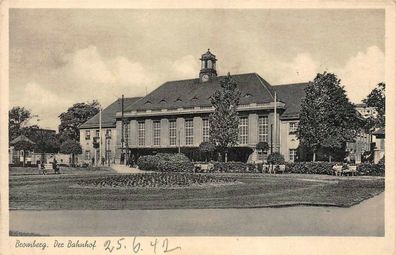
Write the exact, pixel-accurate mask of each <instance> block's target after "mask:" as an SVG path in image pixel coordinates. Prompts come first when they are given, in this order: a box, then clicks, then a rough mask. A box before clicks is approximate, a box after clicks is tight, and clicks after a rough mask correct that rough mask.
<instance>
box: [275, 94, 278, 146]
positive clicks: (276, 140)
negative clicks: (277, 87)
mask: <svg viewBox="0 0 396 255" xmlns="http://www.w3.org/2000/svg"><path fill="white" fill-rule="evenodd" d="M276 128H277V125H276V92H275V96H274V140H275V146H274V152H276V151H277V142H278V139H277V136H276V135H277V130H276Z"/></svg>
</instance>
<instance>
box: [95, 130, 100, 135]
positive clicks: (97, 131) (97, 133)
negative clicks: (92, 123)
mask: <svg viewBox="0 0 396 255" xmlns="http://www.w3.org/2000/svg"><path fill="white" fill-rule="evenodd" d="M95 137H99V129H96V130H95Z"/></svg>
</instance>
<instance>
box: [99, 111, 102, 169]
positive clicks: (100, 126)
mask: <svg viewBox="0 0 396 255" xmlns="http://www.w3.org/2000/svg"><path fill="white" fill-rule="evenodd" d="M99 163H100V164H102V107H100V108H99Z"/></svg>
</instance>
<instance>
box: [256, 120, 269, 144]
mask: <svg viewBox="0 0 396 255" xmlns="http://www.w3.org/2000/svg"><path fill="white" fill-rule="evenodd" d="M258 130H259V142H268V116H260V117H259V119H258Z"/></svg>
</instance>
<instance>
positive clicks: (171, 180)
mask: <svg viewBox="0 0 396 255" xmlns="http://www.w3.org/2000/svg"><path fill="white" fill-rule="evenodd" d="M235 181H236V180H235V179H234V178H229V177H217V176H208V175H200V174H189V173H143V174H131V175H113V176H106V177H101V178H96V179H89V180H81V181H79V182H78V183H77V184H78V185H80V186H88V187H120V188H122V187H178V186H190V185H202V184H223V183H231V182H235Z"/></svg>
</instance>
